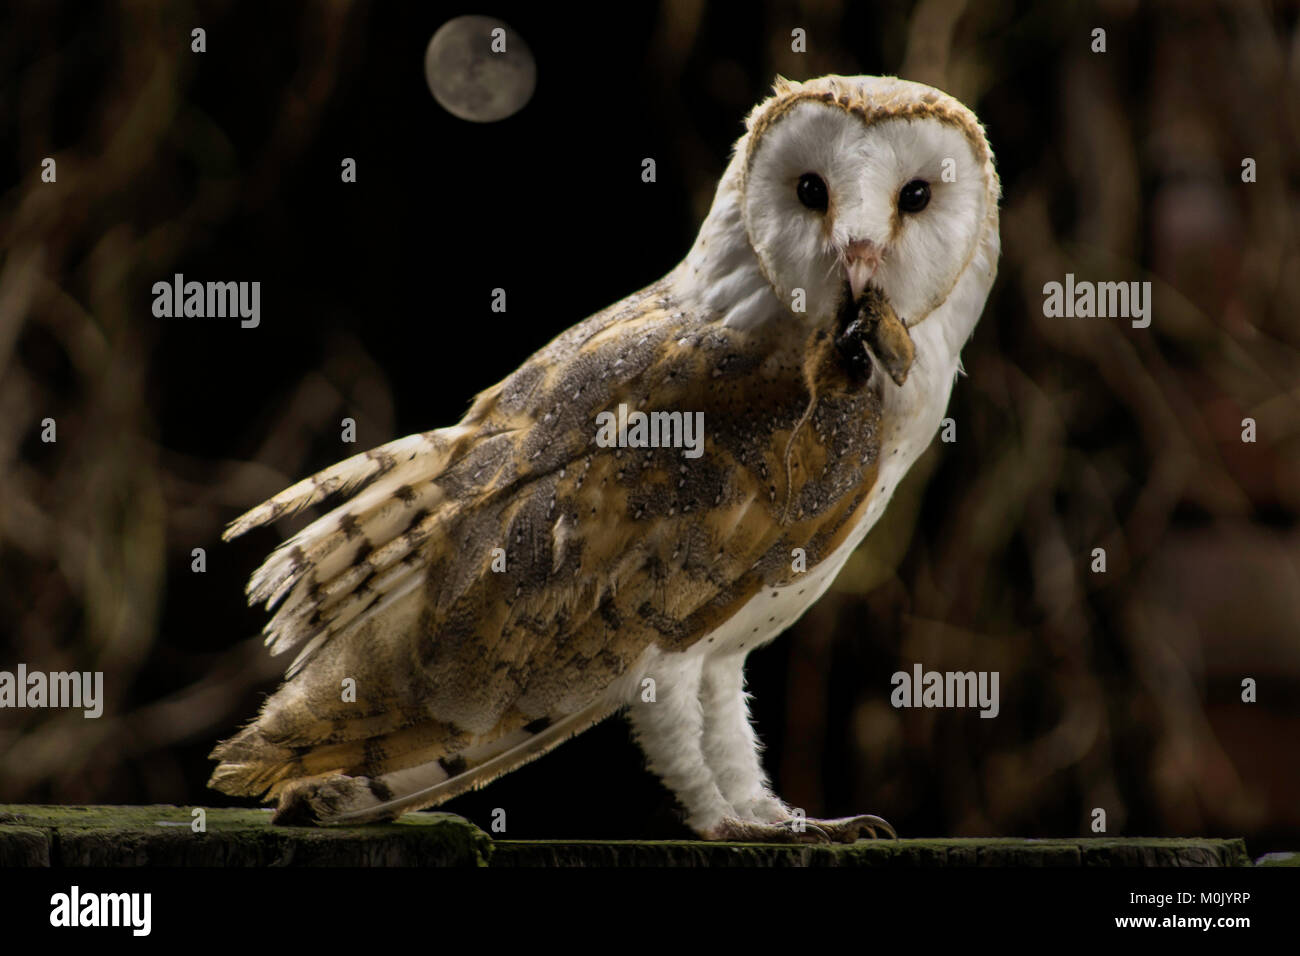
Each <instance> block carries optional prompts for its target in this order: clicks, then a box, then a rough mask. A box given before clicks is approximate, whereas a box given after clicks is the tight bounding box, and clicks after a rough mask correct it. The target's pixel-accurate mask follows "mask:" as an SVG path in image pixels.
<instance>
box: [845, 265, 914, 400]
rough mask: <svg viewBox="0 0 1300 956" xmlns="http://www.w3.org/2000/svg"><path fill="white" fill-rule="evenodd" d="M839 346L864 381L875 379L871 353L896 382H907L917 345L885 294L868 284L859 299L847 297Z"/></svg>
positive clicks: (847, 361)
mask: <svg viewBox="0 0 1300 956" xmlns="http://www.w3.org/2000/svg"><path fill="white" fill-rule="evenodd" d="M835 346H836V348H837V349H839V353H840V356H841V357H842V358H843V360H844V362H845V364H846V365H847V367H848V370H849V374H850V375H852V376H853V377H854V378H856V379H858V380H860V381H861V382H864V383H865V382H866V381H867V380H869V379H870V378H871V356H870V355H868V354H867V350H868V349H869V350H870V351H871V355H874V356H875V357H876V360H877V361H878V362H879V363H880V364H881V366H882V367H883V368H884V369H885V371H886V372H888V373H889V377H890V378H892V379H893V380H894V384H896V385H902V384H903V383H904V382H905V381H907V373H908V371H909V370H910V369H911V368H912V360H913V359H914V358H915V357H916V347H915V346H914V345H913V344H912V337H911V336H910V335H908V334H907V326H905V325H904V324H903V323H902V321H900V320H899V318H898V315H897V314H896V313H895V312H894V307H893V306H892V305H890V304H889V300H888V299H886V298H885V294H884V293H883V292H881V291H880V290H879V289H877V288H876V287H875V286H867V288H866V289H864V290H863V291H862V295H861V296H860V297H859V298H858V300H857V301H856V302H855V301H853V300H852V299H851V298H847V297H846V299H845V303H844V307H843V308H841V309H840V314H839V332H838V334H837V335H836V337H835Z"/></svg>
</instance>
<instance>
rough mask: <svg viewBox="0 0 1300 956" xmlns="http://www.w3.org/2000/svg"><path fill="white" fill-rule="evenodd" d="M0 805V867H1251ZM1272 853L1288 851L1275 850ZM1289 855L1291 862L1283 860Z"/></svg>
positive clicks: (1076, 851)
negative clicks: (510, 833) (544, 835)
mask: <svg viewBox="0 0 1300 956" xmlns="http://www.w3.org/2000/svg"><path fill="white" fill-rule="evenodd" d="M204 813H205V815H206V821H205V822H206V832H203V833H195V832H194V831H193V830H192V829H191V823H192V821H193V817H192V808H188V807H171V806H146V807H62V806H25V805H14V806H4V805H0V866H7V867H14V866H70V867H75V866H488V865H491V866H495V867H557V866H562V867H584V866H597V867H599V866H622V867H636V866H688V867H737V866H748V867H811V866H836V867H864V866H883V867H899V866H903V867H933V866H941V867H942V866H956V867H968V866H1067V867H1078V866H1086V867H1091V866H1250V865H1251V861H1250V858H1249V857H1248V856H1247V855H1246V846H1245V843H1244V842H1243V841H1242V840H1210V839H1161V838H1145V837H1133V838H1097V839H1075V840H1021V839H992V840H989V839H978V840H977V839H953V840H940V839H929V840H863V841H860V842H858V843H854V844H849V845H836V846H822V845H796V846H790V845H784V844H760V843H701V842H695V841H688V840H682V841H631V840H628V841H621V840H571V841H565V840H496V841H493V840H492V839H491V838H490V837H489V836H488V835H487V834H486V833H484V832H483V831H482V830H480V829H479V828H478V827H476V826H474V825H473V824H472V823H470V822H469V821H468V820H465V819H464V818H463V817H458V816H456V815H454V814H450V813H427V812H426V813H410V814H407V815H406V816H404V817H402V819H401V820H399V821H398V822H396V823H390V824H380V825H372V826H362V827H324V828H322V827H279V826H272V825H271V822H270V816H271V814H270V811H269V810H237V809H235V810H232V809H205V810H204ZM1275 855H1276V856H1278V857H1283V856H1287V854H1275ZM1288 862H1289V860H1288Z"/></svg>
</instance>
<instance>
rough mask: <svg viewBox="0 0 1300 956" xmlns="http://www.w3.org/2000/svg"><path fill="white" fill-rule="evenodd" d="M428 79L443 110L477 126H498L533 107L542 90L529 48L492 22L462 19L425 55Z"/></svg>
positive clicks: (448, 27)
mask: <svg viewBox="0 0 1300 956" xmlns="http://www.w3.org/2000/svg"><path fill="white" fill-rule="evenodd" d="M424 78H425V79H426V80H427V81H428V82H429V90H430V91H431V92H432V93H433V98H434V99H436V100H437V101H438V103H439V105H440V106H442V108H443V109H445V110H446V111H447V112H448V113H450V114H452V115H453V116H458V117H460V118H461V119H463V120H469V121H470V122H473V123H495V122H496V121H497V120H503V119H505V118H506V117H507V116H513V115H514V114H515V113H518V112H519V111H520V110H521V109H523V108H524V106H525V105H527V103H528V101H529V100H530V99H531V98H532V95H533V89H534V88H535V87H536V86H537V64H536V62H535V61H534V60H533V54H532V51H530V50H529V49H528V44H527V43H525V42H524V39H523V37H521V36H520V35H519V34H518V33H516V32H515V31H514V30H512V29H510V27H509V26H508V25H507V24H505V23H502V22H501V21H500V20H496V19H493V18H492V17H474V16H469V17H456V19H454V20H448V21H447V22H446V23H444V24H443V25H442V26H440V27H439V28H438V32H437V33H435V34H434V35H433V39H432V40H430V41H429V47H428V49H426V50H425V51H424Z"/></svg>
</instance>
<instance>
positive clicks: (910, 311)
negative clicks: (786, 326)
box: [727, 76, 999, 326]
mask: <svg viewBox="0 0 1300 956" xmlns="http://www.w3.org/2000/svg"><path fill="white" fill-rule="evenodd" d="M747 126H748V132H747V133H746V134H745V135H744V136H743V137H742V138H741V140H740V141H739V142H738V143H737V144H736V153H735V155H734V157H733V159H732V167H731V168H730V169H729V171H728V172H729V176H728V177H727V178H728V179H731V180H732V184H733V185H735V186H738V189H739V197H738V200H737V203H738V209H737V210H736V211H737V212H738V213H739V218H740V219H741V220H742V221H743V224H744V229H745V231H746V233H747V236H748V240H749V245H750V247H751V248H752V249H753V252H754V254H755V256H756V257H757V259H758V263H759V267H760V268H761V270H762V273H763V276H764V277H765V278H766V280H767V282H768V283H769V284H770V286H771V289H772V291H773V292H774V293H775V294H776V295H777V297H778V298H780V299H781V300H782V301H783V302H784V303H785V304H786V305H787V306H790V305H791V304H792V302H795V301H796V300H797V293H796V290H798V289H802V290H804V300H805V303H804V307H805V309H806V311H807V313H809V314H810V315H812V316H814V317H819V316H824V315H826V314H827V313H828V312H831V311H834V310H835V309H837V308H838V307H839V306H840V305H841V304H842V302H843V300H844V297H845V295H846V294H852V295H853V296H854V298H856V297H857V295H858V293H860V292H861V290H862V289H863V288H865V287H866V285H867V284H868V283H870V284H872V285H875V286H876V287H878V288H879V289H880V290H881V291H883V292H884V293H885V295H886V296H887V297H888V298H889V300H890V302H891V303H892V304H893V306H894V309H895V311H896V312H897V313H898V315H899V317H900V318H902V319H903V321H905V322H906V323H907V324H908V325H909V326H912V325H915V324H917V323H918V322H920V321H921V320H923V319H924V318H925V317H926V316H927V315H929V314H930V312H931V311H933V310H934V309H935V308H937V307H938V306H939V305H940V304H942V303H943V302H944V301H945V300H946V299H947V298H948V297H949V295H950V294H951V293H952V291H953V289H954V287H955V286H956V284H957V282H958V280H959V279H960V278H961V276H962V275H963V273H965V272H966V270H967V268H968V267H969V266H971V265H972V263H973V262H976V261H977V260H978V262H979V264H980V265H981V266H982V267H983V268H984V269H985V270H986V271H987V270H989V269H991V265H989V264H988V263H987V260H988V258H989V251H990V249H991V255H992V260H993V263H996V257H997V246H996V243H997V215H998V213H997V203H998V196H999V184H998V178H997V173H996V172H995V171H994V167H993V156H992V152H991V151H990V149H989V146H988V142H987V141H986V140H985V138H984V131H983V129H982V128H981V127H980V124H979V121H978V120H977V119H976V118H975V116H974V114H973V113H971V111H970V110H968V109H967V108H966V107H965V106H963V105H962V104H961V103H959V102H958V101H957V100H955V99H953V98H952V97H951V96H948V95H947V94H946V93H942V92H940V91H939V90H936V89H933V88H931V87H928V86H924V85H922V84H919V83H912V82H908V81H906V80H899V79H896V78H893V77H869V76H857V77H844V76H825V77H821V78H820V79H816V80H812V81H809V82H807V83H793V82H789V81H787V80H784V79H778V80H777V83H776V87H775V92H774V95H773V96H772V97H771V98H769V99H767V100H766V101H764V102H762V103H760V104H759V105H758V106H757V107H755V109H754V110H753V112H752V113H751V114H750V116H749V118H748V120H747ZM989 243H991V244H992V245H991V246H989V245H988V244H989ZM981 244H984V245H985V248H984V253H985V254H984V255H983V256H980V255H979V253H980V251H981ZM987 278H988V280H989V281H991V278H992V276H991V272H990V273H989V275H988V277H987ZM985 289H987V286H985ZM981 301H982V296H981Z"/></svg>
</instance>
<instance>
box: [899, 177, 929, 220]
mask: <svg viewBox="0 0 1300 956" xmlns="http://www.w3.org/2000/svg"><path fill="white" fill-rule="evenodd" d="M929 204H930V184H929V183H927V182H926V181H925V180H924V179H913V180H912V181H911V182H910V183H908V184H907V185H906V186H904V187H903V188H902V189H900V190H899V192H898V208H899V211H900V212H920V211H921V210H922V209H924V208H925V207H926V206H928V205H929Z"/></svg>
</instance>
